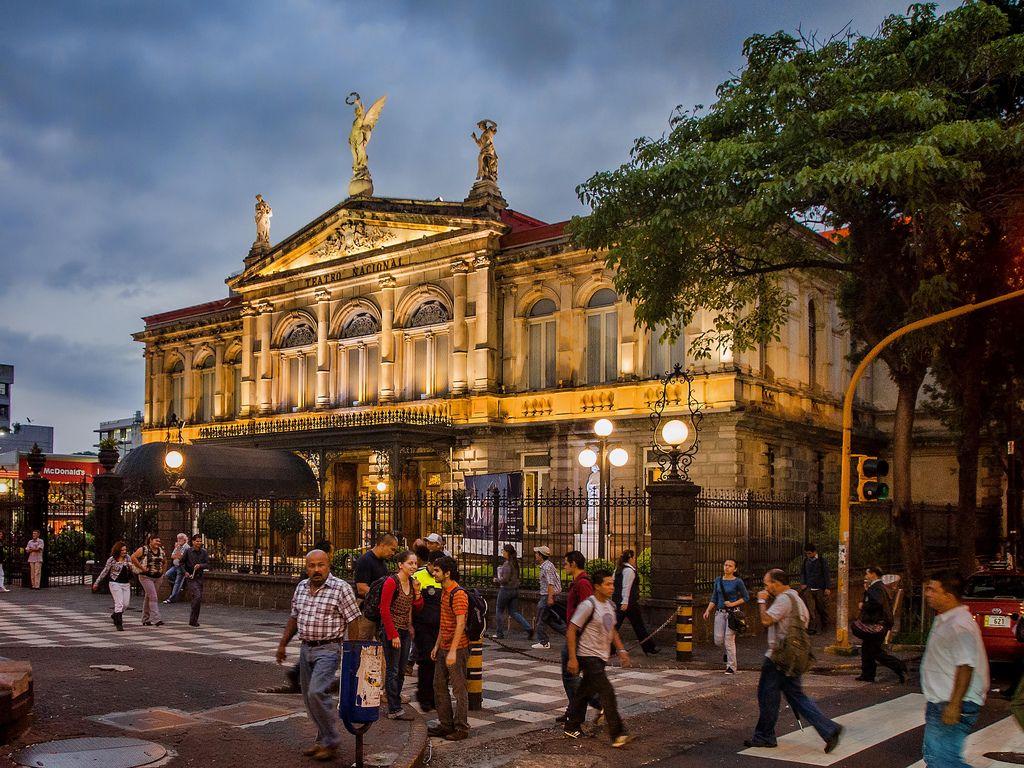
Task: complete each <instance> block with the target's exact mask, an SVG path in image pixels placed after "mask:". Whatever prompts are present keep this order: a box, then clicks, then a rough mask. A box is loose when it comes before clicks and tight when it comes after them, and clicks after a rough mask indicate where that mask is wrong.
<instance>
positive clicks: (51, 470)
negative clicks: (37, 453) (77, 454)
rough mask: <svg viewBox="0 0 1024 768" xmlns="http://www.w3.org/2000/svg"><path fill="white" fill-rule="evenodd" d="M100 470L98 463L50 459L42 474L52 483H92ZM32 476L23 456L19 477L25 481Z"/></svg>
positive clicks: (19, 464) (19, 463)
mask: <svg viewBox="0 0 1024 768" xmlns="http://www.w3.org/2000/svg"><path fill="white" fill-rule="evenodd" d="M99 468H100V465H99V462H98V461H67V460H64V461H61V460H59V459H49V458H48V459H47V460H46V466H45V467H43V473H42V474H43V477H45V478H46V479H47V480H49V481H50V482H51V483H81V482H87V483H91V482H92V478H93V476H95V475H98V474H99ZM31 474H32V473H31V472H30V471H29V468H28V460H27V459H26V458H25V457H24V456H22V457H21V458H20V460H19V462H18V477H19V478H20V479H22V480H24V479H25V478H26V477H28V476H29V475H31Z"/></svg>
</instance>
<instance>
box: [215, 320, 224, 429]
mask: <svg viewBox="0 0 1024 768" xmlns="http://www.w3.org/2000/svg"><path fill="white" fill-rule="evenodd" d="M226 399H227V398H226V393H225V392H224V339H222V338H219V337H218V338H217V339H216V340H215V341H214V346H213V419H214V421H222V420H223V419H224V414H225V412H226V410H227V409H226V408H225V407H224V401H225V400H226Z"/></svg>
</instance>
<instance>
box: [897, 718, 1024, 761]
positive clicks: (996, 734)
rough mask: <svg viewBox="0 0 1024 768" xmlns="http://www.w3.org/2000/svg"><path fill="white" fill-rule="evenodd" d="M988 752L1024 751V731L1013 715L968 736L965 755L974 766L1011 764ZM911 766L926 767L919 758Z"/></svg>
mask: <svg viewBox="0 0 1024 768" xmlns="http://www.w3.org/2000/svg"><path fill="white" fill-rule="evenodd" d="M986 752H1024V731H1022V730H1021V728H1020V726H1019V725H1017V721H1016V720H1014V719H1013V718H1012V717H1007V718H1004V719H1002V720H1000V721H998V722H996V723H992V725H990V726H988V727H986V728H982V729H981V730H980V731H975V732H974V733H972V734H971V735H970V736H968V737H967V744H966V745H965V747H964V757H965V758H966V760H967V762H968V764H969V765H971V767H972V768H998V767H999V766H1006V765H1010V763H1004V762H1003V761H1001V760H992V759H990V758H987V757H985V756H984V755H985V753H986ZM909 768H925V763H924V760H919V761H918V762H916V763H914V764H913V765H911V766H909Z"/></svg>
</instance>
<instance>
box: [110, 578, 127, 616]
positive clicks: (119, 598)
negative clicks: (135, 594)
mask: <svg viewBox="0 0 1024 768" xmlns="http://www.w3.org/2000/svg"><path fill="white" fill-rule="evenodd" d="M108 586H109V588H110V596H111V597H112V598H114V613H124V610H125V608H127V607H128V604H129V603H130V602H131V600H132V585H131V584H127V583H125V584H122V583H120V582H117V581H111V582H108Z"/></svg>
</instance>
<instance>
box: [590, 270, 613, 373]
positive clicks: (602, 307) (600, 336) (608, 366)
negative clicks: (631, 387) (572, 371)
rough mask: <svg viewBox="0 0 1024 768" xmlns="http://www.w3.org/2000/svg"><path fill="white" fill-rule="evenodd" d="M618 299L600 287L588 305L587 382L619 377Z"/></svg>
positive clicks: (608, 290) (609, 290)
mask: <svg viewBox="0 0 1024 768" xmlns="http://www.w3.org/2000/svg"><path fill="white" fill-rule="evenodd" d="M618 299H619V297H618V296H617V295H616V294H615V291H613V290H611V289H610V288H602V289H600V290H599V291H596V292H595V293H594V295H593V296H591V297H590V301H589V302H588V303H587V313H586V314H587V383H588V384H600V383H602V382H606V381H615V380H616V379H617V378H618V377H619V313H618V311H616V309H615V302H616V301H618Z"/></svg>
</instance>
